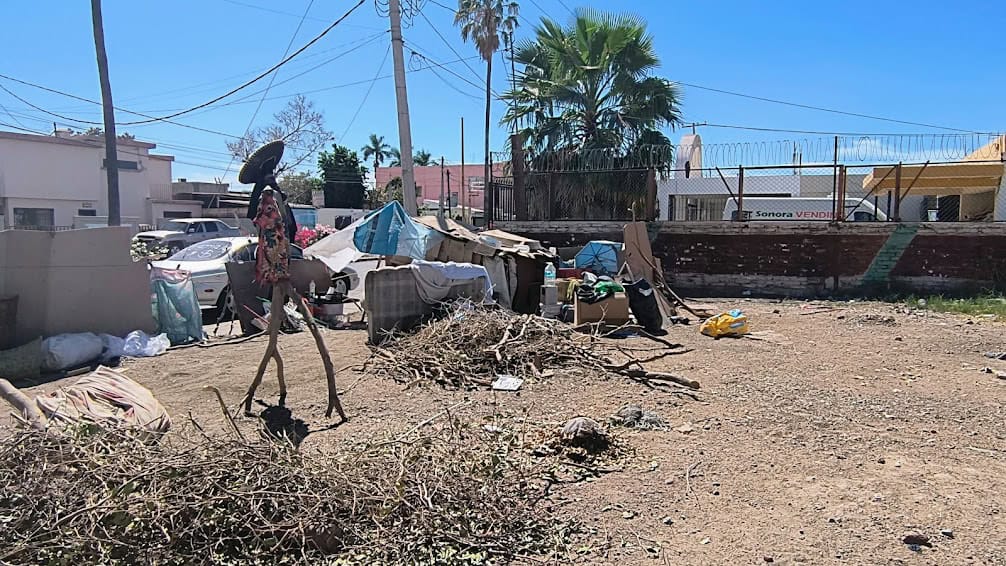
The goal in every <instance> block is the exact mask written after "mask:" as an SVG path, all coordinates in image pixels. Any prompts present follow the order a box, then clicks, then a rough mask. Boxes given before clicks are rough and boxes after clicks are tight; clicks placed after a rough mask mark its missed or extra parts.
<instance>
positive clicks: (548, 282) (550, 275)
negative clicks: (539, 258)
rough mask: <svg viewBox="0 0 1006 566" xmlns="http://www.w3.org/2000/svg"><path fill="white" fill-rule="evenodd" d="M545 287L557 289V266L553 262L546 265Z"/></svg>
mask: <svg viewBox="0 0 1006 566" xmlns="http://www.w3.org/2000/svg"><path fill="white" fill-rule="evenodd" d="M545 286H546V287H555V265H554V264H553V263H552V262H548V263H546V264H545Z"/></svg>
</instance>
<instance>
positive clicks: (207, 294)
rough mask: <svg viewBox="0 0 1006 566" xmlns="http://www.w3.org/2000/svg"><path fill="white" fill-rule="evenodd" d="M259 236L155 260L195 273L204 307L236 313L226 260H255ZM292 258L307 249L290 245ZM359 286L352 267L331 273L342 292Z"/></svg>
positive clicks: (216, 242)
mask: <svg viewBox="0 0 1006 566" xmlns="http://www.w3.org/2000/svg"><path fill="white" fill-rule="evenodd" d="M257 252H258V239H257V238H253V237H248V236H241V237H236V238H214V239H212V240H205V241H203V242H199V243H196V244H193V245H191V246H189V247H187V248H185V249H183V250H180V251H178V252H176V253H175V254H174V255H172V256H171V257H169V258H168V259H164V260H161V261H155V262H153V266H154V267H160V268H162V269H182V270H185V271H188V272H189V273H191V274H192V284H193V287H194V288H195V292H196V297H197V298H198V300H199V308H201V309H217V310H218V311H219V310H220V309H225V310H226V311H227V312H226V314H227V315H232V314H234V297H233V295H232V294H231V292H230V287H229V286H228V279H227V267H226V265H227V262H229V261H255V256H256V254H257ZM290 259H291V260H292V261H300V260H303V259H304V250H302V249H300V247H298V246H294V245H291V246H290ZM359 286H360V277H359V275H358V274H357V272H356V270H354V269H353V268H352V267H346V269H344V270H343V271H342V272H340V273H336V274H333V275H332V287H333V288H335V290H336V292H337V293H342V294H343V295H345V294H347V293H349V291H351V290H353V289H356V288H357V287H359Z"/></svg>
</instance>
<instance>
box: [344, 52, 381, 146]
mask: <svg viewBox="0 0 1006 566" xmlns="http://www.w3.org/2000/svg"><path fill="white" fill-rule="evenodd" d="M390 53H391V45H390V44H389V45H388V49H387V51H385V52H384V59H381V65H380V66H379V67H378V68H377V73H376V74H375V75H374V78H373V79H371V80H370V86H368V87H367V92H366V93H365V94H364V95H363V100H361V101H360V105H359V106H357V107H356V112H353V118H352V119H350V120H349V124H347V125H346V129H345V130H343V131H342V135H341V136H339V141H340V142H342V141H343V140H345V139H346V134H348V133H349V129H350V128H352V127H353V124H354V123H356V118H357V117H358V116H359V115H360V111H361V110H363V105H364V104H366V103H367V99H368V98H370V91H372V90H374V83H376V82H377V79H378V78H379V77H380V76H381V71H383V70H384V64H385V63H387V62H388V55H389V54H390Z"/></svg>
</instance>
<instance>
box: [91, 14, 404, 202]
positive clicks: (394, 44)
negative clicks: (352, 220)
mask: <svg viewBox="0 0 1006 566" xmlns="http://www.w3.org/2000/svg"><path fill="white" fill-rule="evenodd" d="M93 1H97V0H93ZM388 12H389V15H390V16H391V54H392V56H393V57H394V63H395V98H396V100H397V103H398V145H399V147H400V148H401V154H402V159H401V161H402V200H404V201H405V202H404V203H402V204H404V205H405V211H406V212H408V213H409V214H410V215H411V216H415V215H416V214H418V213H419V211H418V210H417V208H416V174H415V171H413V164H412V126H411V125H410V124H409V95H408V92H407V90H406V88H405V55H403V54H402V7H401V4H400V0H388Z"/></svg>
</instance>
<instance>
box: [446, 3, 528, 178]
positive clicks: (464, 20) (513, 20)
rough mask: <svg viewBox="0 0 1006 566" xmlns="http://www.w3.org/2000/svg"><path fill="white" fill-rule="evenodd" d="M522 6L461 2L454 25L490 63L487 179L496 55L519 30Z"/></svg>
mask: <svg viewBox="0 0 1006 566" xmlns="http://www.w3.org/2000/svg"><path fill="white" fill-rule="evenodd" d="M518 11H519V6H518V5H517V2H514V1H512V0H511V1H504V0H458V10H457V12H456V14H455V16H454V25H456V26H459V27H460V28H461V39H463V40H464V41H465V43H467V42H469V41H471V42H472V43H474V44H475V49H476V50H477V51H478V52H479V55H480V56H481V57H482V60H483V61H485V62H486V124H485V180H486V182H487V183H488V182H489V178H490V176H491V175H490V164H489V162H490V159H491V156H490V154H489V121H490V109H491V104H492V78H493V55H495V54H496V51H497V50H499V47H500V36H501V35H503V36H504V37H507V36H510V37H512V35H513V31H514V29H515V28H516V27H517V13H518Z"/></svg>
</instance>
